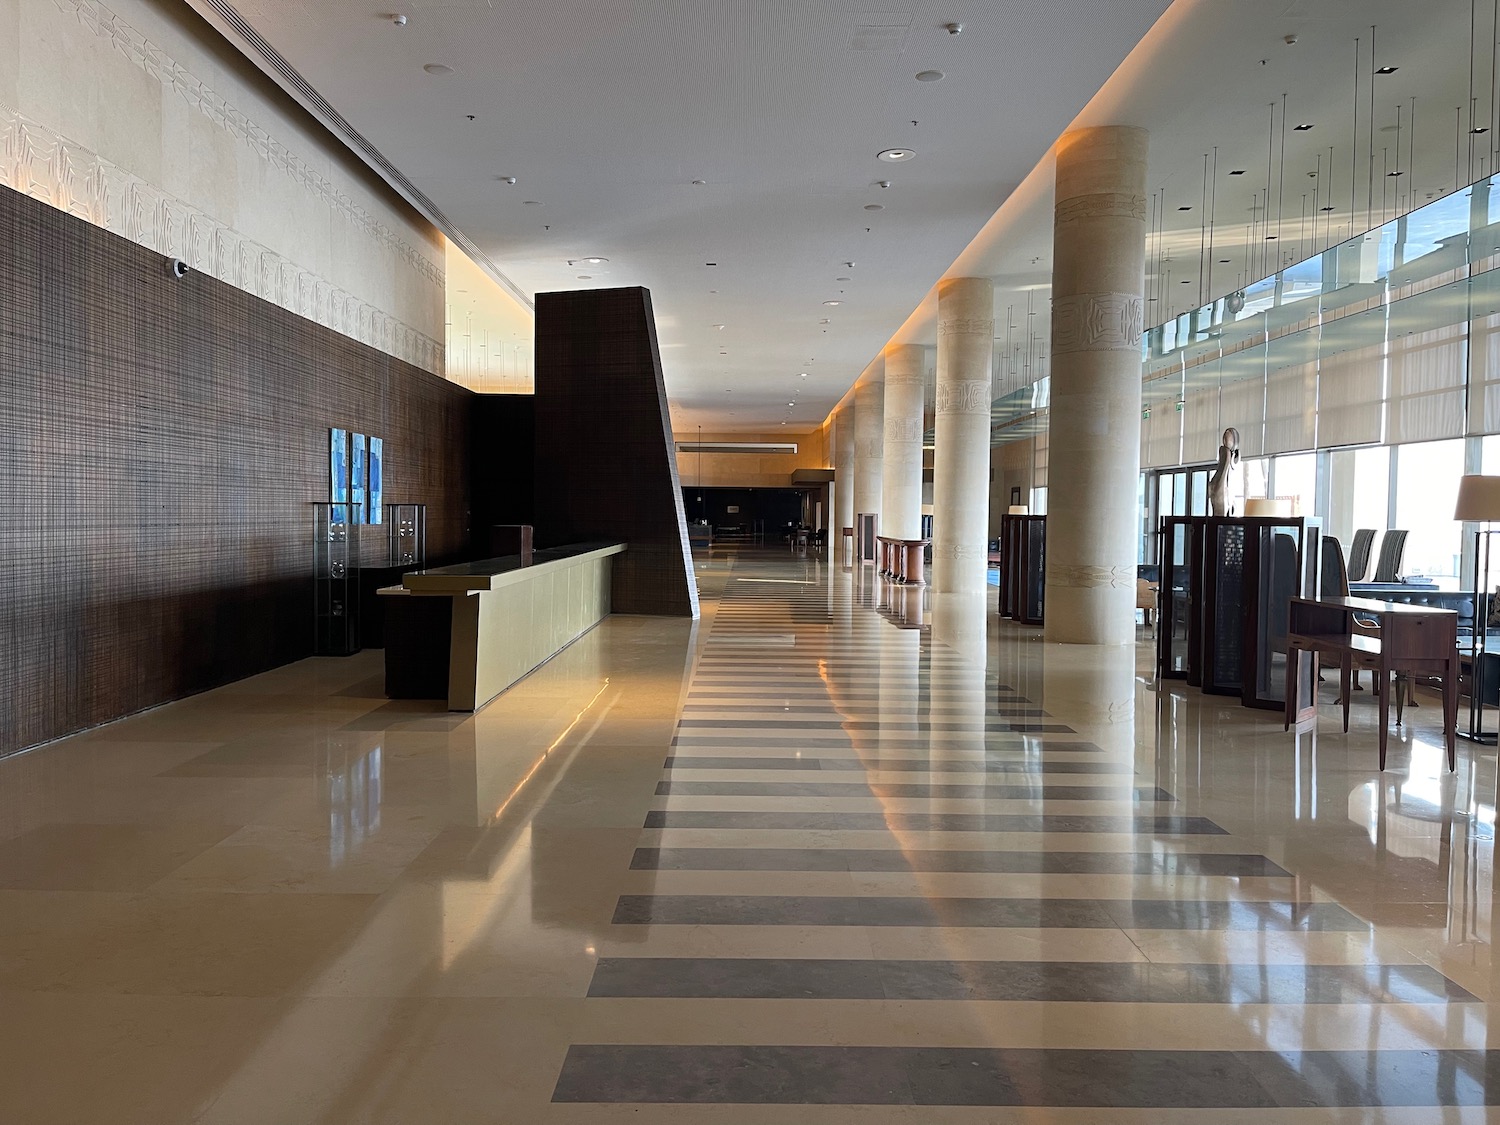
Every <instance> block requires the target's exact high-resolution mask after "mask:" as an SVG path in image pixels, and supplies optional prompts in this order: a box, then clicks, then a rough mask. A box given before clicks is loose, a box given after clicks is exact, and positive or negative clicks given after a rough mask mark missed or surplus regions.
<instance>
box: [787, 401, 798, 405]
mask: <svg viewBox="0 0 1500 1125" xmlns="http://www.w3.org/2000/svg"><path fill="white" fill-rule="evenodd" d="M787 405H788V406H796V405H797V404H796V403H795V402H789V403H787Z"/></svg>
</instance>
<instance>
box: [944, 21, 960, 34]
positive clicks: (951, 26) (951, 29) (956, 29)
mask: <svg viewBox="0 0 1500 1125" xmlns="http://www.w3.org/2000/svg"><path fill="white" fill-rule="evenodd" d="M943 30H944V31H946V32H947V33H948V34H949V35H962V34H963V31H964V25H963V24H961V23H945V24H943Z"/></svg>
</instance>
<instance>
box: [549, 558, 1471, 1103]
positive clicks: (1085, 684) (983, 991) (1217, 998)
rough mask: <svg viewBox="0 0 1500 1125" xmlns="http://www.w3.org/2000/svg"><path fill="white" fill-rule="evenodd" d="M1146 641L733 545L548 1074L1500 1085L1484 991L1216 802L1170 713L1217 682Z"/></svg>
mask: <svg viewBox="0 0 1500 1125" xmlns="http://www.w3.org/2000/svg"><path fill="white" fill-rule="evenodd" d="M987 621H988V623H989V625H990V627H991V629H992V630H993V629H995V628H997V627H998V629H999V633H998V634H992V635H991V636H989V637H987V636H986V622H987ZM1136 659H1137V654H1136V653H1135V652H1134V651H1131V650H1129V649H1114V650H1101V649H1094V648H1065V647H1059V646H1052V647H1050V648H1048V647H1045V646H1043V645H1042V644H1041V643H1040V639H1039V633H1038V631H1037V630H1025V629H1020V628H1018V627H1015V626H1013V625H1011V624H1010V623H1008V622H1001V623H999V625H998V626H996V623H995V618H994V616H993V610H992V609H991V610H990V612H989V613H988V614H987V613H986V606H985V602H984V600H983V599H982V598H978V599H970V600H967V601H966V600H961V599H958V598H956V597H955V596H951V595H945V596H939V595H932V594H930V593H928V592H926V591H924V590H920V589H898V588H893V587H891V586H890V585H889V584H886V583H883V582H881V581H880V580H879V579H877V578H876V577H875V576H874V575H873V574H872V573H871V572H870V571H869V570H868V569H863V570H856V571H854V572H853V573H850V572H847V571H842V570H840V569H839V568H837V567H834V568H832V569H830V568H828V567H826V566H825V565H823V564H822V563H821V562H820V561H816V560H807V559H798V558H791V559H788V558H787V556H786V555H779V556H773V555H771V554H770V553H769V552H768V553H765V554H756V555H751V554H748V553H747V554H746V555H745V556H744V557H742V558H740V559H738V560H737V562H736V563H735V567H734V570H733V573H732V574H731V576H730V578H729V581H728V582H727V584H726V586H725V589H724V593H723V597H722V599H721V601H720V602H719V605H718V609H717V613H716V615H715V617H714V619H713V621H712V625H711V630H710V632H709V634H708V637H707V640H706V642H705V643H704V644H703V648H702V652H701V658H700V660H699V662H698V664H697V666H696V668H695V670H694V673H693V676H692V680H691V686H690V689H689V691H688V694H687V697H686V703H685V705H684V708H683V711H682V717H681V720H680V722H679V723H678V726H677V731H676V734H675V736H674V738H673V740H672V746H671V751H670V754H669V755H668V756H667V758H666V761H665V767H664V771H663V774H662V780H661V782H660V783H659V785H658V786H657V799H656V802H655V805H654V806H653V808H652V810H651V811H650V812H649V814H648V815H647V817H646V818H645V822H644V830H643V832H642V835H641V840H640V846H639V847H638V849H637V850H636V852H635V854H634V856H633V858H632V861H631V866H632V868H633V869H634V871H636V872H650V873H652V874H653V875H654V882H653V883H651V884H650V885H649V886H650V890H649V892H648V893H631V894H622V895H621V896H620V897H619V899H618V902H617V904H616V907H615V912H614V919H613V922H614V925H613V930H614V932H615V934H616V937H615V939H614V940H612V941H610V942H609V943H607V944H608V948H607V949H604V950H601V957H600V960H599V963H598V965H597V967H596V970H595V972H594V975H593V978H592V980H591V982H590V985H589V989H588V995H589V998H590V999H589V1000H588V1001H586V1004H589V1005H595V1006H596V1007H594V1008H592V1009H591V1011H592V1012H593V1016H592V1017H591V1018H586V1019H584V1020H583V1021H582V1023H583V1027H584V1029H585V1030H586V1031H587V1030H592V1031H594V1032H596V1034H595V1035H594V1036H593V1037H592V1038H582V1037H580V1039H579V1041H577V1042H575V1043H574V1044H573V1045H572V1047H571V1048H570V1049H569V1051H568V1053H567V1057H566V1060H565V1062H564V1063H563V1066H562V1069H561V1073H560V1075H559V1076H558V1080H557V1084H556V1087H555V1090H554V1093H553V1101H554V1103H572V1104H575V1105H576V1104H579V1103H586V1104H594V1105H605V1104H620V1105H629V1104H634V1105H637V1106H639V1105H640V1104H641V1103H653V1104H657V1105H665V1104H669V1103H686V1104H687V1105H696V1106H698V1107H700V1109H701V1108H702V1107H706V1106H708V1105H720V1106H723V1107H725V1108H726V1109H728V1108H729V1107H731V1106H733V1105H736V1104H738V1105H745V1104H747V1103H748V1104H753V1105H759V1106H760V1107H761V1108H760V1109H759V1110H758V1111H757V1113H756V1114H755V1115H751V1116H748V1117H744V1118H743V1120H755V1121H773V1120H774V1121H788V1122H791V1121H801V1120H808V1119H809V1118H806V1117H802V1116H799V1109H798V1108H796V1107H809V1106H814V1105H822V1106H890V1107H903V1106H906V1107H927V1108H926V1109H924V1110H921V1111H918V1110H915V1109H913V1110H912V1112H913V1113H917V1114H918V1115H917V1116H913V1117H911V1118H907V1117H905V1116H902V1117H900V1118H899V1119H900V1120H903V1121H905V1120H911V1121H918V1120H920V1121H941V1120H947V1119H949V1118H947V1117H944V1116H943V1114H944V1113H948V1112H958V1111H957V1110H956V1109H954V1110H952V1111H949V1110H941V1109H936V1108H933V1107H964V1106H988V1107H1015V1108H1016V1109H1017V1110H1018V1111H1019V1110H1020V1109H1022V1108H1023V1107H1051V1108H1053V1109H1055V1110H1056V1111H1057V1112H1058V1113H1060V1114H1062V1116H1055V1117H1054V1116H1049V1117H1048V1118H1047V1120H1059V1121H1061V1120H1066V1121H1070V1122H1072V1121H1076V1122H1082V1121H1084V1120H1089V1121H1098V1120H1103V1119H1102V1118H1099V1117H1097V1116H1089V1115H1088V1113H1087V1112H1086V1111H1089V1110H1093V1109H1098V1108H1109V1109H1112V1110H1114V1111H1115V1112H1116V1114H1118V1115H1117V1116H1112V1117H1110V1118H1109V1120H1111V1121H1130V1122H1141V1123H1144V1122H1148V1121H1153V1122H1154V1121H1160V1120H1165V1119H1167V1118H1166V1117H1165V1116H1163V1115H1164V1114H1170V1113H1172V1112H1173V1111H1182V1112H1187V1111H1192V1113H1191V1115H1190V1116H1188V1117H1173V1118H1171V1119H1172V1120H1183V1121H1187V1120H1191V1121H1193V1122H1213V1121H1219V1120H1222V1121H1224V1122H1228V1121H1236V1122H1242V1121H1250V1120H1254V1121H1265V1122H1268V1123H1269V1122H1273V1121H1274V1122H1278V1123H1281V1122H1296V1121H1313V1120H1334V1119H1335V1118H1331V1117H1323V1116H1318V1114H1319V1113H1320V1112H1321V1110H1322V1108H1326V1107H1350V1109H1351V1114H1350V1115H1348V1116H1339V1117H1337V1118H1336V1119H1337V1120H1340V1121H1344V1120H1348V1121H1355V1120H1366V1119H1369V1120H1375V1119H1376V1118H1374V1117H1366V1116H1363V1115H1362V1113H1361V1112H1359V1111H1360V1110H1361V1109H1362V1108H1366V1109H1370V1111H1371V1112H1374V1110H1373V1107H1395V1108H1390V1109H1387V1110H1381V1111H1380V1112H1381V1113H1383V1114H1385V1116H1381V1117H1379V1118H1378V1119H1379V1120H1385V1121H1398V1120H1400V1121H1413V1122H1415V1121H1419V1120H1437V1118H1434V1117H1432V1116H1431V1114H1432V1109H1431V1108H1430V1107H1435V1106H1465V1105H1470V1106H1484V1105H1488V1104H1495V1103H1497V1102H1500V1081H1497V1079H1500V1054H1495V1055H1491V1054H1490V1053H1489V1052H1487V1051H1486V1050H1485V1047H1486V1042H1487V1032H1486V1026H1487V1021H1486V1019H1485V1018H1484V1017H1485V1013H1486V1009H1485V1007H1484V1006H1483V1004H1482V1002H1481V1001H1480V999H1479V997H1477V996H1475V995H1474V994H1473V993H1471V992H1470V991H1468V990H1467V989H1466V988H1464V987H1462V986H1461V985H1460V984H1458V983H1456V982H1455V981H1454V980H1452V979H1450V978H1449V977H1448V976H1446V975H1445V974H1444V973H1443V972H1441V971H1439V969H1438V968H1436V967H1434V966H1433V965H1430V964H1426V963H1423V961H1424V958H1423V957H1421V956H1419V955H1417V954H1416V953H1413V952H1411V951H1409V950H1408V949H1407V948H1406V947H1405V946H1404V945H1402V944H1401V943H1400V942H1399V941H1397V940H1394V939H1391V940H1387V939H1386V937H1385V935H1377V934H1376V933H1375V928H1374V927H1373V926H1372V924H1371V922H1370V920H1369V919H1368V917H1367V916H1365V915H1363V914H1361V913H1360V912H1358V911H1356V910H1354V909H1350V908H1349V907H1347V906H1346V905H1344V904H1341V903H1340V902H1339V901H1336V898H1335V896H1331V895H1328V894H1326V893H1323V892H1322V891H1321V890H1320V889H1319V887H1318V885H1317V882H1316V881H1315V880H1309V879H1304V878H1301V877H1300V876H1299V875H1295V874H1294V873H1293V872H1291V871H1289V870H1288V869H1287V868H1286V867H1284V866H1283V865H1282V864H1281V863H1279V862H1277V861H1276V859H1275V858H1273V856H1271V855H1268V854H1267V853H1268V851H1271V850H1273V847H1276V846H1279V844H1278V843H1277V841H1278V839H1279V837H1277V836H1275V835H1274V834H1272V833H1273V829H1271V828H1269V827H1266V826H1263V825H1256V824H1254V823H1253V822H1246V823H1245V824H1244V826H1243V828H1231V827H1229V826H1226V823H1224V822H1225V821H1228V822H1231V823H1232V824H1238V823H1239V821H1238V820H1237V817H1238V816H1241V815H1242V814H1243V812H1244V808H1243V805H1242V803H1241V802H1238V801H1236V800H1234V799H1231V800H1229V801H1222V802H1219V803H1217V804H1216V803H1215V802H1214V800H1213V799H1212V796H1211V794H1210V793H1209V792H1208V791H1207V789H1206V788H1205V787H1204V786H1203V785H1202V784H1201V778H1202V774H1201V769H1200V770H1199V772H1198V774H1197V775H1196V776H1195V775H1194V774H1193V773H1192V766H1191V763H1190V762H1189V763H1188V764H1187V765H1186V766H1185V765H1184V759H1183V755H1182V754H1181V752H1180V751H1181V748H1180V747H1178V746H1171V745H1168V746H1163V744H1162V741H1161V739H1162V737H1163V735H1162V731H1163V730H1164V729H1165V730H1167V732H1168V734H1167V736H1166V737H1168V738H1169V739H1170V738H1172V737H1177V736H1178V735H1174V734H1173V733H1172V732H1173V731H1174V730H1177V727H1175V726H1174V724H1177V726H1180V725H1181V723H1182V722H1184V721H1185V720H1186V715H1187V714H1188V713H1189V712H1193V711H1195V710H1196V709H1197V707H1198V705H1197V704H1196V703H1185V702H1183V701H1181V700H1179V699H1174V698H1169V697H1165V696H1159V695H1158V693H1157V692H1156V688H1155V685H1152V684H1149V683H1147V682H1144V679H1138V677H1137V670H1136V666H1135V662H1136ZM1158 701H1160V703H1161V707H1158V706H1157V704H1158ZM1193 721H1194V722H1195V723H1197V724H1198V727H1199V732H1200V735H1202V736H1204V737H1209V735H1205V734H1203V722H1202V720H1201V717H1200V718H1195V719H1194V720H1193ZM1163 723H1165V727H1164V726H1163ZM1236 723H1245V724H1247V726H1246V728H1245V731H1246V733H1245V734H1244V736H1243V744H1242V749H1243V750H1244V752H1245V757H1246V761H1247V762H1248V765H1243V766H1242V767H1236V768H1238V769H1240V772H1239V773H1235V774H1234V775H1233V786H1234V787H1243V786H1246V785H1254V784H1257V774H1258V772H1259V770H1260V766H1259V761H1260V758H1261V757H1262V756H1263V755H1265V754H1276V753H1279V754H1283V755H1285V756H1287V757H1288V758H1290V756H1291V754H1292V750H1291V741H1292V740H1291V739H1290V737H1289V736H1286V737H1281V738H1280V740H1279V741H1275V742H1273V741H1270V740H1269V724H1259V725H1257V723H1258V720H1257V718H1256V717H1255V716H1253V715H1252V716H1249V717H1248V718H1246V717H1244V716H1235V717H1231V718H1228V719H1224V718H1219V719H1216V720H1214V723H1212V724H1210V725H1211V726H1213V725H1217V726H1220V727H1233V726H1234V724H1236ZM1263 728H1264V729H1263ZM1179 734H1180V732H1179ZM1276 734H1277V735H1278V736H1279V734H1280V732H1279V724H1278V725H1277V730H1276ZM1196 752H1197V753H1198V754H1200V755H1208V756H1211V755H1212V747H1211V746H1208V745H1204V746H1202V747H1200V748H1198V750H1197V751H1196ZM1200 764H1201V761H1200ZM1220 768H1221V769H1222V770H1224V771H1225V776H1226V778H1227V777H1228V776H1229V775H1230V773H1231V772H1232V771H1231V770H1229V769H1227V768H1226V767H1224V766H1223V765H1222V764H1221V765H1220ZM1287 768H1288V770H1290V768H1291V767H1287ZM1178 780H1180V781H1181V782H1182V786H1181V788H1182V789H1184V790H1187V791H1191V796H1190V797H1185V796H1184V793H1182V792H1178V786H1177V785H1176V781H1178ZM1168 782H1170V784H1169V783H1168ZM1210 810H1212V812H1213V814H1214V815H1208V813H1209V811H1210ZM1221 813H1222V814H1223V815H1221ZM1286 815H1290V813H1288V814H1286ZM1353 830H1354V831H1358V828H1357V826H1355V827H1354V829H1353ZM1274 831H1279V829H1276V830H1274ZM1329 835H1330V838H1331V839H1334V840H1337V839H1341V838H1346V837H1347V835H1348V832H1347V831H1344V830H1341V829H1340V828H1339V827H1338V826H1336V825H1334V826H1331V827H1330V829H1329ZM640 886H641V884H637V889H639V888H640ZM1486 901H1487V899H1486ZM627 933H629V934H634V935H639V937H638V940H636V941H635V943H634V944H633V945H632V944H630V943H629V942H627V940H626V939H625V937H624V935H625V934H627ZM775 1106H781V1107H786V1108H784V1109H781V1110H776V1109H772V1108H769V1107H775ZM1402 1107H1404V1108H1402ZM1074 1110H1076V1111H1078V1112H1079V1113H1082V1114H1083V1115H1082V1116H1070V1115H1069V1114H1070V1113H1071V1112H1072V1111H1074ZM1408 1110H1409V1111H1410V1116H1402V1114H1403V1113H1406V1112H1407V1111H1408ZM1304 1111H1305V1112H1306V1113H1308V1114H1311V1116H1302V1115H1301V1114H1302V1113H1303V1112H1304ZM802 1112H805V1111H802ZM892 1112H895V1110H894V1109H893V1110H892ZM1481 1112H1482V1111H1481ZM1247 1114H1248V1116H1247ZM1423 1114H1426V1116H1423ZM589 1119H590V1120H591V1119H592V1118H589ZM611 1119H613V1118H611ZM643 1119H649V1118H643ZM663 1119H665V1118H663ZM671 1119H672V1120H684V1121H686V1120H696V1118H692V1117H672V1118H671ZM703 1119H704V1120H708V1118H703ZM731 1119H735V1120H738V1119H741V1118H728V1117H724V1118H720V1117H716V1118H714V1120H731ZM823 1119H824V1118H819V1120H823ZM826 1119H827V1120H832V1118H826ZM882 1119H888V1120H895V1119H896V1118H894V1117H892V1118H882ZM951 1119H953V1120H960V1119H961V1120H964V1121H979V1120H984V1121H1002V1120H1004V1121H1010V1120H1017V1121H1019V1120H1022V1119H1023V1118H1021V1117H1015V1118H1012V1117H989V1116H986V1117H982V1118H981V1117H972V1116H964V1117H961V1118H960V1117H953V1118H951ZM1441 1119H1442V1120H1444V1121H1449V1120H1458V1118H1455V1117H1449V1116H1445V1117H1443V1118H1441ZM1480 1119H1481V1118H1478V1117H1475V1118H1473V1120H1480ZM580 1120H583V1118H580ZM839 1120H843V1118H839ZM1024 1120H1027V1121H1031V1120H1041V1118H1032V1117H1025V1118H1024ZM1464 1120H1469V1118H1464Z"/></svg>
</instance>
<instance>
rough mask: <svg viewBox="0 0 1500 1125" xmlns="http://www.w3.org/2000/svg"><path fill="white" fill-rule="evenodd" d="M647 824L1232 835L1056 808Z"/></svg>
mask: <svg viewBox="0 0 1500 1125" xmlns="http://www.w3.org/2000/svg"><path fill="white" fill-rule="evenodd" d="M643 827H645V828H740V829H743V828H760V829H769V830H775V831H780V832H878V831H890V832H1128V833H1135V834H1147V835H1158V836H1225V835H1228V833H1226V832H1225V831H1224V829H1222V828H1220V827H1219V826H1218V825H1217V824H1215V823H1214V822H1213V821H1211V820H1209V819H1208V818H1207V817H1201V816H1084V815H1066V814H1055V815H1054V814H1051V813H920V812H916V813H913V812H869V813H861V812H771V811H767V812H728V811H726V812H719V811H714V810H707V809H704V810H686V809H684V810H677V809H670V810H655V811H652V812H649V813H647V814H646V823H645V824H644V825H643Z"/></svg>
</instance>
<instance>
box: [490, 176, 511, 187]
mask: <svg viewBox="0 0 1500 1125" xmlns="http://www.w3.org/2000/svg"><path fill="white" fill-rule="evenodd" d="M495 179H497V180H499V181H500V182H501V183H502V184H506V185H508V186H510V187H515V186H516V178H515V177H514V176H496V177H495Z"/></svg>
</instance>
